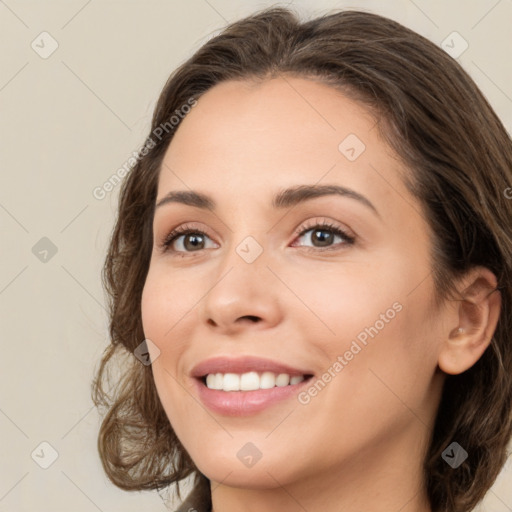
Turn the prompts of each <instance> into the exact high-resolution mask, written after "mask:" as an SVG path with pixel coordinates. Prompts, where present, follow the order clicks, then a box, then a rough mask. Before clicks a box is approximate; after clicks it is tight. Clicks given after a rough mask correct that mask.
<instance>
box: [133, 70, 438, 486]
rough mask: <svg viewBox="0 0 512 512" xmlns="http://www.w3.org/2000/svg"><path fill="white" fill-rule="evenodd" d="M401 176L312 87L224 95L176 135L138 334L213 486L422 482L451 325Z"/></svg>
mask: <svg viewBox="0 0 512 512" xmlns="http://www.w3.org/2000/svg"><path fill="white" fill-rule="evenodd" d="M403 171H404V169H403V168H402V167H401V164H400V162H399V161H398V159H397V158H396V157H395V156H394V155H393V153H392V152H391V150H390V149H389V148H388V147H387V146H386V145H385V144H384V142H383V141H382V139H381V138H380V137H379V132H378V127H377V126H376V124H375V119H373V118H372V117H371V116H370V115H369V114H368V113H367V111H366V110H365V109H364V108H362V107H361V106H359V105H358V104H356V103H354V102H353V101H351V100H349V99H348V98H347V97H345V96H343V95H342V94H341V93H340V92H338V91H336V90H335V89H333V88H330V87H329V86H327V85H324V84H321V83H317V82H314V81H310V80H306V79H299V78H286V80H285V79H283V78H278V79H273V80H269V81H265V82H264V83H262V84H260V85H253V84H249V83H248V82H225V83H222V84H220V85H217V86H215V87H214V88H212V89H210V90H209V91H208V92H207V93H206V94H204V96H202V97H201V98H200V99H199V101H198V103H197V105H196V106H195V107H193V108H192V110H191V111H190V113H189V114H188V115H187V116H186V117H185V119H184V120H183V121H182V123H181V124H180V126H179V128H178V130H177V132H176V134H175V136H174V139H173V140H172V143H171V144H170V146H169V148H168V150H167V153H166V155H165V159H164V163H163V166H162V170H161V174H160V179H159V185H158V194H157V204H158V203H160V202H161V204H160V205H159V206H157V208H156V210H155V217H154V225H153V229H154V240H155V245H154V248H153V253H152V257H151V264H150V268H149V273H148V275H147V280H146V283H145V287H144V292H143V297H142V318H143V326H144V333H145V335H146V338H147V339H149V340H151V342H152V343H153V344H154V345H152V344H149V345H150V352H151V353H152V356H153V359H154V362H153V365H152V369H153V375H154V379H155V384H156V387H157V390H158V393H159V396H160V399H161V401H162V404H163V407H164V408H165V411H166V413H167V416H168V417H169V420H170V422H171V424H172V427H173V428H174V430H175V432H176V434H177V435H178V437H179V439H180V440H181V442H182V443H183V445H184V446H185V448H186V450H187V451H188V453H189V454H190V456H191V457H192V459H193V460H194V462H195V463H196V465H197V466H198V468H199V469H200V471H201V472H202V473H204V474H205V475H206V476H207V477H208V478H210V479H211V480H212V481H214V482H222V483H223V484H225V485H233V486H243V487H246V488H269V487H277V486H279V485H282V486H285V487H286V486H287V485H288V486H291V485H292V484H294V483H298V482H301V481H304V482H305V481H310V482H311V478H312V477H313V476H318V477H319V478H321V479H322V481H323V482H324V483H326V482H328V481H329V478H336V479H337V481H340V480H339V478H340V476H341V475H345V478H356V475H357V474H358V472H363V471H365V472H367V473H368V474H370V473H373V472H374V471H377V470H378V468H381V467H387V468H388V469H387V470H386V471H388V472H389V471H390V469H389V468H392V469H393V471H403V470H405V471H407V472H409V473H411V474H416V473H415V472H416V471H417V472H419V471H420V461H421V456H422V454H423V450H424V449H425V446H426V443H427V438H428V435H429V434H430V430H429V427H430V426H431V424H432V421H433V418H434V416H435V412H436V409H437V405H438V400H439V397H440V393H441V384H442V376H441V374H439V373H438V372H436V367H437V356H438V353H439V347H440V342H441V338H442V332H444V331H443V325H444V320H445V319H444V318H443V316H442V315H443V311H444V310H439V311H437V310H435V309H433V307H432V300H433V293H434V286H433V278H432V268H431V264H430V259H429V251H430V247H431V239H430V236H431V234H430V231H429V228H428V226H427V224H426V221H425V219H424V218H423V217H422V214H421V208H420V205H419V204H418V202H417V200H416V199H415V198H413V197H412V196H411V195H410V193H409V192H408V191H407V189H406V188H405V186H404V184H403V182H402V180H401V178H400V172H403ZM306 187H307V188H308V189H309V188H311V190H310V191H308V192H307V193H306V192H305V191H306ZM323 187H325V188H323ZM327 187H331V188H330V189H329V188H327ZM334 187H337V188H336V189H335V188H334ZM316 189H318V190H317V191H315V190H316ZM301 190H302V192H301ZM335 190H337V191H338V193H334V191H335ZM178 192H180V193H181V195H178ZM193 193H197V194H201V198H195V196H193V195H192V194H193ZM170 194H174V195H173V196H171V195H170ZM185 194H186V195H185ZM203 196H208V198H209V206H210V207H211V209H208V208H205V207H204V206H205V204H204V203H205V202H204V201H203V200H202V199H204V198H203ZM199 199H201V201H200V200H199ZM213 205H215V206H213ZM322 225H327V226H326V227H322ZM180 227H182V228H183V227H184V228H186V229H188V230H190V232H189V233H188V234H182V233H178V234H177V235H176V238H175V239H174V241H171V242H170V243H169V244H168V246H167V248H166V249H165V250H164V249H162V247H161V246H162V244H163V243H164V241H165V240H166V239H167V240H168V241H169V237H168V235H169V234H170V233H171V231H172V230H174V229H175V228H180ZM202 233H204V234H202ZM340 233H341V234H340ZM343 233H345V234H343ZM141 341H142V340H141ZM251 358H255V359H251ZM263 360H264V361H263ZM206 374H211V375H212V376H211V377H208V378H207V379H208V384H209V385H210V386H213V387H218V388H221V389H209V388H208V387H207V386H206V385H205V383H204V382H203V380H204V379H202V378H201V377H204V376H205V375H206ZM224 374H232V375H227V377H225V376H224ZM280 374H281V376H280V377H278V375H280ZM283 375H284V376H283ZM287 375H288V376H289V377H295V378H293V379H292V380H291V384H288V386H285V384H286V383H287V382H288V377H287ZM302 377H304V378H305V379H304V380H301V379H302ZM306 377H307V378H306ZM240 384H241V385H242V387H243V388H244V389H249V390H239V391H236V388H237V386H238V385H240ZM276 384H277V385H276ZM254 388H263V389H254ZM327 475H328V476H327Z"/></svg>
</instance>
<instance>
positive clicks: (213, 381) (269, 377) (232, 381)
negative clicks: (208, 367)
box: [198, 371, 313, 392]
mask: <svg viewBox="0 0 512 512" xmlns="http://www.w3.org/2000/svg"><path fill="white" fill-rule="evenodd" d="M312 377H313V374H300V375H296V374H289V373H275V372H269V371H265V372H256V371H250V372H245V373H241V374H240V373H221V372H217V373H208V374H206V375H203V376H202V377H199V378H198V379H199V380H200V381H201V383H202V384H203V385H204V386H206V387H207V388H208V389H212V390H217V391H225V392H231V391H242V392H246V391H256V390H260V389H272V388H274V387H285V386H295V385H297V384H300V383H301V382H304V381H307V380H309V379H311V378H312Z"/></svg>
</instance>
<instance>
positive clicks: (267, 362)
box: [191, 356, 312, 378]
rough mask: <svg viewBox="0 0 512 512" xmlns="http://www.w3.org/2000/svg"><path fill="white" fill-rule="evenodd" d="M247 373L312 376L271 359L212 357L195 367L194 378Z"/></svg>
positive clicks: (309, 372)
mask: <svg viewBox="0 0 512 512" xmlns="http://www.w3.org/2000/svg"><path fill="white" fill-rule="evenodd" d="M247 372H273V373H277V374H279V373H287V374H288V375H290V376H294V375H312V372H311V371H309V370H303V369H300V368H293V367H292V366H289V365H287V364H283V363H280V362H277V361H272V360H271V359H264V358H261V357H254V356H242V357H212V358H210V359H205V360H204V361H201V362H200V363H199V364H197V365H196V366H194V368H192V371H191V375H192V377H196V378H202V377H204V376H205V375H208V374H210V373H247Z"/></svg>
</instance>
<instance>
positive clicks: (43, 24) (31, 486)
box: [0, 0, 512, 512]
mask: <svg viewBox="0 0 512 512" xmlns="http://www.w3.org/2000/svg"><path fill="white" fill-rule="evenodd" d="M272 3H274V2H268V1H259V2H257V1H253V0H251V1H234V0H208V1H207V0H191V1H189V2H184V1H180V2H179V1H157V0H151V1H146V2H143V1H141V0H138V1H136V0H129V1H128V0H125V1H106V0H89V1H87V0H73V1H63V0H61V1H24V0H5V1H0V39H1V43H2V52H0V70H1V74H0V144H1V151H0V155H1V160H0V162H1V183H0V226H1V230H2V244H1V268H0V308H1V318H2V324H1V325H2V357H0V374H1V375H2V386H1V390H0V428H1V444H0V446H1V451H0V465H1V469H0V512H3V511H17V512H23V511H41V512H44V511H52V512H58V511H69V510H74V511H77V512H80V511H84V512H85V511H95V510H100V511H112V512H114V511H123V512H130V511H140V510H145V511H147V512H149V511H162V512H165V510H166V508H165V506H164V503H163V501H162V499H161V498H160V496H159V495H158V494H157V493H128V492H124V491H121V490H120V489H117V488H115V487H114V486H113V485H112V484H111V483H110V482H109V481H108V480H107V479H106V477H105V475H104V473H103V471H102V468H101V465H100V461H99V458H98V454H97V450H96V432H97V429H98V424H99V420H98V416H97V413H96V410H95V409H94V408H93V407H92V402H91V399H90V381H91V377H92V372H93V370H94V367H95V365H96V364H97V361H98V360H99V357H100V355H101V352H102V350H103V348H104V347H105V345H106V343H107V320H106V313H105V310H104V306H103V304H104V296H103V292H102V289H101V282H100V269H101V265H102V262H103V257H104V253H105V250H106V244H107V240H108V236H109V233H110V230H111V227H112V223H113V219H114V211H115V204H116V199H117V189H116V190H114V191H113V192H112V193H109V194H107V196H106V197H105V198H104V199H102V200H98V199H96V198H95V197H94V196H93V190H94V189H95V187H98V186H101V185H102V184H103V183H104V182H105V181H106V180H107V179H108V178H109V177H110V176H111V175H112V174H114V173H115V172H116V171H117V169H119V168H120V167H122V166H123V164H124V163H125V162H126V161H127V159H128V158H129V157H130V156H131V155H132V152H133V151H136V150H137V149H138V148H139V147H140V145H141V143H142V142H143V140H144V138H145V136H146V132H147V131H148V126H149V123H150V116H151V113H152V108H153V105H154V102H155V101H156V98H157V96H158V94H159V92H160V89H161V87H162V85H163V84H164V82H165V80H166V79H167V77H168V75H169V74H170V72H171V71H172V70H173V69H174V68H175V67H176V66H177V65H179V64H180V63H181V62H182V61H183V60H184V59H186V58H187V57H188V56H190V55H191V53H192V52H193V51H194V50H195V49H197V48H198V47H199V46H200V45H201V44H202V43H203V42H205V41H206V40H207V39H208V38H209V37H211V35H213V34H214V33H216V32H217V31H218V30H219V29H221V28H222V27H223V26H224V25H225V24H226V23H227V22H230V21H233V20H235V19H237V18H239V17H241V16H243V15H246V14H249V13H250V12H252V11H253V10H255V9H259V8H262V7H265V6H269V5H271V4H272ZM290 3H293V5H294V6H295V7H296V9H297V10H298V11H299V12H300V13H302V14H303V15H304V16H312V15H314V14H321V13H324V12H326V11H328V10H329V9H332V8H338V7H356V8H361V9H363V10H370V11H374V12H377V13H381V14H384V15H387V16H389V17H391V18H394V19H396V20H398V21H400V22H402V23H404V24H405V25H407V26H409V27H411V28H412V29H414V30H416V31H418V32H419V33H421V34H423V35H425V36H426V37H428V38H429V39H431V40H432V41H434V42H435V43H437V44H441V43H442V41H443V40H444V39H445V38H446V37H447V36H448V35H449V34H451V33H452V32H453V31H457V32H459V33H460V34H461V36H462V37H463V38H464V39H465V40H466V41H467V43H468V44H469V47H468V49H467V50H466V51H465V52H464V53H463V54H462V55H461V56H460V57H459V61H460V62H461V64H462V65H463V66H464V67H465V69H466V70H467V71H468V72H469V73H470V74H471V75H472V77H473V78H474V79H475V81H476V82H477V84H478V85H479V86H480V88H481V89H482V91H483V92H484V94H485V95H486V96H487V97H488V99H489V101H490V103H491V104H492V105H493V107H494V108H495V109H496V111H497V112H498V114H499V115H500V116H501V118H502V120H503V121H504V123H505V125H506V126H507V129H508V130H509V133H510V129H511V127H512V100H511V98H512V61H511V59H510V50H511V42H512V41H511V25H510V22H511V20H512V0H501V1H498V0H481V1H471V2H468V1H462V0H459V1H451V2H447V1H440V0H439V1H432V2H429V1H426V0H393V1H387V2H379V1H363V0H359V1H357V0H355V1H353V2H346V1H338V2H336V1H332V0H331V1H328V0H324V1H319V2H305V1H299V0H297V1H295V2H290ZM43 31H46V32H48V33H49V34H50V35H51V38H53V39H54V40H55V41H56V42H57V43H58V48H57V50H56V51H55V52H54V53H53V54H52V55H50V56H48V57H47V58H42V57H41V54H42V55H43V56H46V55H45V54H44V52H49V50H51V45H52V44H55V43H53V42H52V39H50V36H46V35H44V36H40V34H41V32H43ZM33 42H34V43H33ZM32 43H33V44H34V47H35V48H34V49H33V48H32V47H31V44H32ZM457 44H459V43H457ZM459 48H460V47H459ZM36 49H37V51H35V50H36ZM43 237H47V238H48V239H49V240H50V241H51V244H53V245H51V244H50V242H49V241H48V240H43V241H40V239H41V238H43ZM36 244H39V245H36ZM34 246H35V247H36V248H35V249H33V247H34ZM52 247H54V249H53V250H55V249H56V250H57V252H56V253H55V254H52ZM44 251H48V252H46V253H45V252H44ZM34 253H35V254H34ZM41 258H42V259H43V261H41ZM44 258H46V261H44ZM43 441H46V442H47V443H49V444H50V445H51V446H52V447H53V449H54V450H56V452H57V453H58V457H57V459H56V460H55V461H54V462H53V463H52V464H51V465H50V466H49V467H48V468H47V469H43V468H41V467H40V466H39V465H38V463H39V464H45V463H46V464H48V463H50V462H51V454H52V451H51V448H49V447H48V446H46V445H43V446H42V447H41V446H40V443H41V442H43ZM34 450H35V452H34ZM32 453H34V455H33V457H34V458H32V457H31V454H32ZM36 461H37V463H36ZM511 470H512V469H508V466H507V468H506V470H505V471H504V472H502V475H501V476H500V479H499V480H498V482H497V483H496V485H495V486H494V487H493V489H492V490H491V491H490V492H489V494H488V498H487V499H486V500H485V503H484V506H483V507H482V510H485V511H487V512H506V511H509V510H512V485H511V483H512V475H511V473H510V471H511Z"/></svg>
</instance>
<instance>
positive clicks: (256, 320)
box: [242, 315, 260, 322]
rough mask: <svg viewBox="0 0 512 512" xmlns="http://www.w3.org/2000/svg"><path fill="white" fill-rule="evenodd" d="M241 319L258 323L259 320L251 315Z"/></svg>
mask: <svg viewBox="0 0 512 512" xmlns="http://www.w3.org/2000/svg"><path fill="white" fill-rule="evenodd" d="M242 318H248V319H249V320H251V321H252V322H259V320H260V318H259V317H258V316H253V315H246V316H243V317H242Z"/></svg>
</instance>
